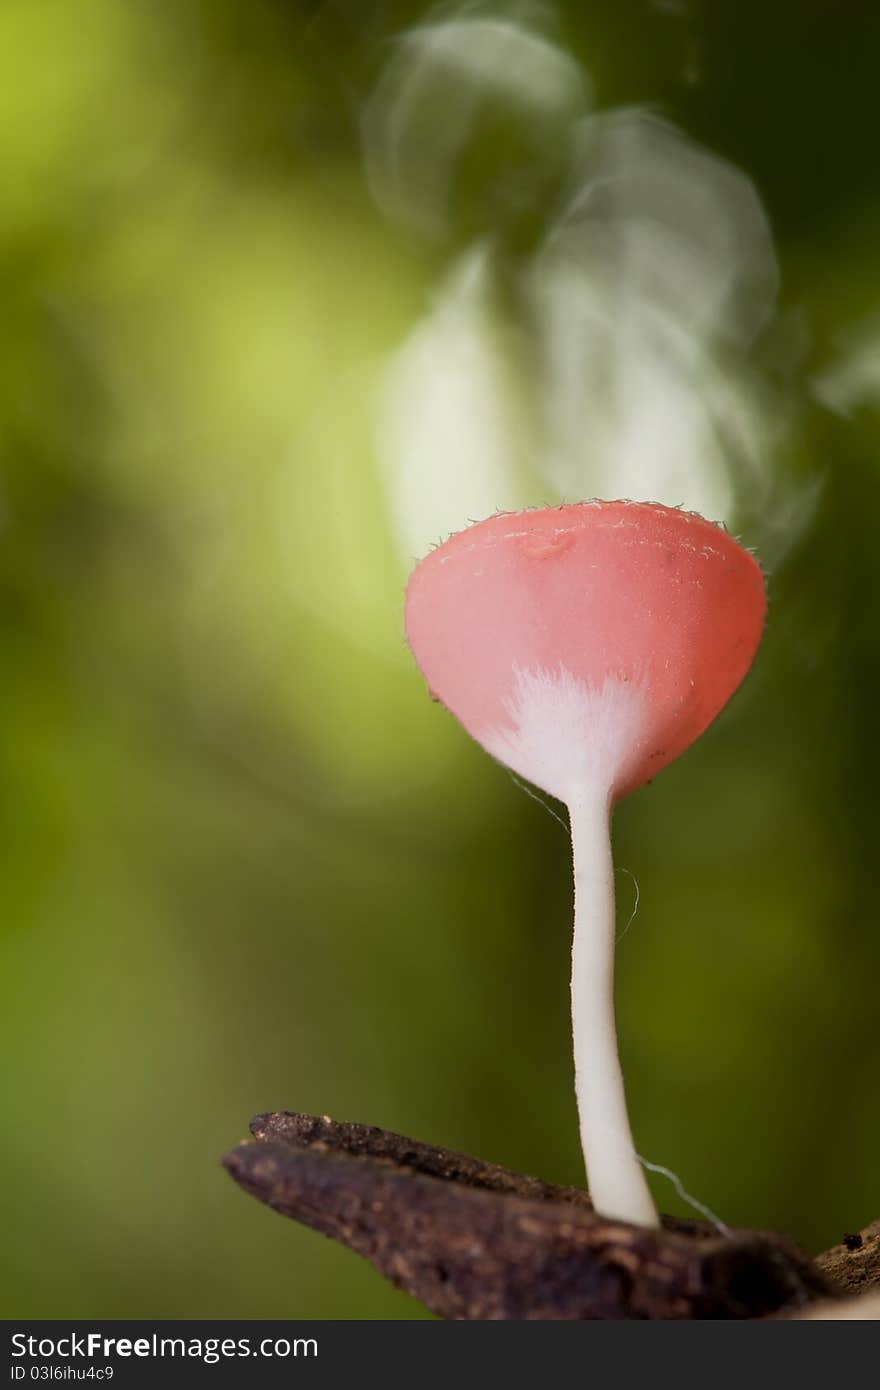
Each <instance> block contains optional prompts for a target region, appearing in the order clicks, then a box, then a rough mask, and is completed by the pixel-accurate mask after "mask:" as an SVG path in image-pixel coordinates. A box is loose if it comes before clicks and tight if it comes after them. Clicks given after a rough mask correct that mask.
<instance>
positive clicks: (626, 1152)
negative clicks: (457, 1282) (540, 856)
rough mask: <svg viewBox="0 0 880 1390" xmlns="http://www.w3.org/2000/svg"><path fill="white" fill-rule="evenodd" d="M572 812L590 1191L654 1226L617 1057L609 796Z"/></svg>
mask: <svg viewBox="0 0 880 1390" xmlns="http://www.w3.org/2000/svg"><path fill="white" fill-rule="evenodd" d="M569 812H570V818H571V843H572V850H573V854H574V941H573V944H572V953H571V1017H572V1030H573V1034H574V1071H575V1094H576V1096H577V1105H578V1116H579V1121H580V1132H581V1145H582V1147H583V1151H584V1161H585V1163H586V1167H587V1180H588V1183H589V1188H590V1196H591V1197H592V1199H593V1205H594V1207H595V1209H596V1211H597V1212H599V1213H600V1214H601V1215H603V1216H610V1217H614V1218H617V1219H619V1220H623V1221H631V1222H633V1223H634V1224H635V1225H639V1226H657V1225H659V1218H658V1216H657V1209H656V1207H655V1206H654V1202H653V1199H652V1197H651V1193H650V1191H649V1189H648V1184H647V1182H646V1181H645V1174H644V1172H643V1170H642V1166H641V1164H640V1162H639V1159H638V1156H637V1154H636V1150H635V1146H634V1144H633V1138H632V1130H631V1129H630V1123H629V1116H628V1114H627V1110H626V1097H625V1095H624V1090H623V1074H622V1072H621V1069H620V1059H619V1057H618V1055H617V1032H616V1028H615V1023H614V947H615V936H616V921H615V913H614V865H613V862H612V858H611V798H610V795H609V793H608V791H607V790H606V789H604V788H598V789H593V788H584V789H583V790H582V792H581V793H579V794H578V796H577V797H575V798H573V799H572V800H571V802H570V804H569Z"/></svg>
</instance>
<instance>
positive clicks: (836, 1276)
mask: <svg viewBox="0 0 880 1390" xmlns="http://www.w3.org/2000/svg"><path fill="white" fill-rule="evenodd" d="M816 1264H817V1265H818V1266H819V1268H820V1269H821V1270H822V1271H823V1273H824V1274H825V1275H827V1277H828V1278H829V1279H830V1280H831V1281H832V1283H834V1284H835V1285H836V1286H837V1287H838V1288H839V1289H842V1290H843V1291H844V1293H848V1294H852V1295H859V1294H865V1293H868V1292H870V1291H871V1290H872V1289H880V1221H874V1222H873V1223H872V1224H871V1225H870V1226H866V1227H865V1229H864V1230H863V1231H858V1232H857V1233H856V1234H854V1235H846V1236H844V1237H843V1240H842V1241H841V1243H840V1245H834V1246H832V1247H831V1249H830V1250H826V1251H825V1253H824V1255H819V1256H817V1258H816Z"/></svg>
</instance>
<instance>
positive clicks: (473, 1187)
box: [224, 1113, 837, 1320]
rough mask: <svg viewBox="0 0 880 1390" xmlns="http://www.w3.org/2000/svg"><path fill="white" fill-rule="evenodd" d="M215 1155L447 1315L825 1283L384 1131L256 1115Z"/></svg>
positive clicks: (723, 1304) (678, 1305)
mask: <svg viewBox="0 0 880 1390" xmlns="http://www.w3.org/2000/svg"><path fill="white" fill-rule="evenodd" d="M251 1130H252V1132H253V1134H254V1136H255V1140H256V1142H251V1143H246V1144H241V1145H239V1147H238V1148H236V1149H233V1150H232V1152H231V1153H229V1154H227V1155H226V1157H225V1159H224V1163H225V1165H226V1167H227V1169H228V1170H229V1172H230V1173H231V1175H232V1176H233V1177H234V1178H235V1180H236V1182H238V1183H239V1184H240V1185H241V1186H242V1187H243V1188H245V1189H246V1191H248V1192H250V1193H251V1194H252V1195H253V1196H255V1197H257V1198H258V1199H259V1200H260V1201H263V1202H266V1203H267V1204H268V1205H269V1206H271V1207H273V1208H274V1209H275V1210H276V1211H279V1212H282V1213H283V1214H284V1215H286V1216H290V1217H292V1218H293V1219H294V1220H297V1221H301V1222H303V1223H304V1224H305V1225H307V1226H311V1227H313V1228H314V1229H315V1230H318V1231H321V1232H323V1233H324V1234H325V1235H328V1236H331V1237H333V1238H334V1239H336V1240H339V1241H341V1242H342V1243H343V1244H345V1245H348V1246H350V1247H351V1249H353V1250H356V1251H357V1252H358V1254H360V1255H363V1256H364V1258H366V1259H368V1260H370V1261H371V1262H372V1264H373V1265H375V1267H376V1268H377V1269H378V1270H379V1271H380V1273H382V1274H384V1275H385V1276H386V1277H387V1278H388V1279H390V1280H391V1281H392V1283H394V1284H396V1285H397V1287H399V1288H402V1289H405V1290H406V1291H407V1292H408V1293H410V1294H412V1295H413V1296H414V1297H416V1298H418V1299H420V1300H421V1301H422V1302H423V1303H424V1304H425V1305H426V1306H427V1307H428V1308H430V1309H431V1310H432V1311H433V1312H434V1313H437V1314H438V1315H439V1316H441V1317H444V1318H453V1319H479V1320H485V1319H555V1320H572V1319H578V1320H580V1319H627V1318H628V1319H694V1318H725V1319H730V1318H757V1317H765V1316H767V1315H768V1314H773V1313H775V1312H778V1311H779V1310H781V1309H783V1308H787V1309H792V1310H795V1309H797V1308H803V1307H805V1306H806V1305H807V1304H808V1303H810V1302H811V1301H813V1300H816V1299H819V1298H829V1297H833V1296H834V1294H835V1293H836V1292H837V1290H836V1288H835V1285H834V1284H833V1282H832V1280H831V1279H830V1278H829V1277H828V1276H827V1275H826V1274H823V1273H822V1272H821V1271H820V1270H819V1269H818V1268H817V1267H816V1266H815V1265H814V1264H813V1263H812V1262H811V1261H809V1260H808V1259H807V1258H806V1257H805V1256H804V1255H803V1254H802V1253H801V1252H800V1251H799V1250H798V1249H797V1247H796V1246H794V1245H793V1244H792V1243H791V1242H790V1241H788V1240H786V1239H785V1238H784V1237H781V1236H776V1235H771V1234H767V1233H763V1232H754V1231H738V1232H735V1233H733V1234H732V1235H730V1236H720V1235H718V1234H717V1232H716V1231H715V1230H714V1228H713V1227H711V1226H707V1225H706V1224H705V1223H700V1222H689V1221H678V1220H674V1219H669V1218H666V1219H664V1227H663V1229H662V1230H660V1231H650V1230H644V1229H641V1228H639V1227H635V1226H629V1225H627V1224H625V1223H623V1222H617V1221H608V1220H606V1219H604V1218H602V1217H599V1216H597V1215H596V1213H595V1212H594V1211H593V1210H592V1207H591V1205H590V1202H589V1198H588V1197H587V1194H586V1193H584V1192H581V1191H579V1190H578V1189H576V1188H566V1187H556V1186H554V1185H552V1184H549V1183H543V1182H541V1181H540V1180H539V1179H537V1178H531V1177H527V1176H525V1175H523V1174H519V1173H514V1172H511V1171H510V1170H509V1169H506V1168H501V1167H499V1166H498V1165H497V1164H493V1163H485V1162H483V1161H482V1160H480V1159H476V1158H471V1157H469V1156H467V1155H464V1154H457V1153H452V1152H450V1151H448V1150H445V1149H438V1148H434V1147H433V1146H431V1145H428V1144H422V1143H419V1142H418V1141H416V1140H412V1139H406V1138H404V1137H403V1136H401V1135H397V1134H393V1133H391V1132H389V1131H387V1130H380V1129H375V1128H373V1127H371V1126H367V1125H355V1124H339V1123H336V1122H334V1121H332V1120H330V1119H329V1118H327V1117H323V1118H319V1117H316V1116H311V1115H297V1114H287V1113H281V1114H276V1115H260V1116H258V1117H257V1119H255V1120H254V1121H253V1123H252V1125H251Z"/></svg>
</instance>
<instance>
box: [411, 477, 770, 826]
mask: <svg viewBox="0 0 880 1390" xmlns="http://www.w3.org/2000/svg"><path fill="white" fill-rule="evenodd" d="M765 611H766V596H765V590H764V578H763V575H762V573H761V570H760V567H759V566H758V564H757V562H756V561H755V559H754V558H753V556H752V555H750V554H749V552H748V551H747V550H745V549H743V547H742V546H741V545H739V543H738V542H737V541H735V540H734V539H733V538H732V537H731V536H729V535H728V534H727V533H726V532H725V531H723V530H722V529H721V528H720V527H718V526H715V525H714V524H713V523H711V522H708V521H704V520H703V518H702V517H699V516H695V515H694V514H693V513H690V512H684V511H678V510H676V509H675V508H671V507H664V506H660V505H655V504H649V503H637V502H581V503H576V504H574V505H570V506H563V507H553V508H544V509H540V510H535V511H525V512H512V513H506V514H500V515H498V516H493V517H490V518H489V520H487V521H483V522H480V523H478V524H477V525H475V526H470V527H468V529H467V530H465V531H461V532H459V533H458V534H457V535H455V536H453V537H451V539H450V540H448V541H446V542H445V543H444V544H443V545H441V546H439V547H438V548H437V549H436V550H434V551H432V552H431V554H429V555H428V556H427V557H426V558H425V559H424V560H422V561H421V563H420V564H419V565H417V566H416V569H415V571H414V572H413V575H412V577H411V579H410V582H409V586H408V589H407V598H406V628H407V635H408V638H409V643H410V646H411V648H412V651H413V654H414V655H415V658H416V661H417V662H418V665H419V667H420V668H421V671H422V673H423V674H424V676H425V678H426V679H427V682H428V685H429V688H430V690H431V693H432V694H433V695H434V696H435V697H436V698H437V699H439V700H440V701H442V703H443V704H444V705H445V706H446V707H447V708H448V709H449V710H451V712H452V713H453V714H454V715H455V716H456V717H457V718H458V719H459V720H460V722H461V723H462V724H463V725H464V727H465V729H467V731H468V733H470V734H471V735H472V736H473V737H474V738H475V739H476V740H477V741H478V742H479V743H481V744H482V745H483V747H485V748H486V749H488V751H489V752H491V753H492V754H494V756H496V757H498V758H499V759H500V760H501V761H502V762H504V763H506V764H507V765H508V766H509V767H511V768H513V769H514V770H515V771H516V772H519V773H520V774H521V775H522V776H524V777H527V778H528V779H529V780H530V781H532V782H534V783H536V785H538V786H540V787H543V788H544V789H545V790H546V791H548V792H550V793H551V794H552V795H554V796H558V797H560V798H561V799H562V800H566V801H568V800H571V799H572V797H574V796H577V795H579V794H580V793H581V791H582V790H583V788H584V786H585V785H586V784H589V785H593V786H598V787H599V788H600V789H601V790H604V791H607V793H608V794H609V795H610V796H611V797H612V798H615V799H616V798H618V797H620V796H622V795H624V794H626V793H627V792H630V791H633V790H634V789H635V788H636V787H639V786H641V785H642V784H643V783H644V782H647V781H649V780H650V779H651V778H652V777H654V776H655V775H656V773H657V772H659V771H660V770H661V768H663V767H665V766H666V764H667V763H670V762H672V760H673V759H674V758H677V757H678V755H679V754H680V753H682V752H683V751H684V749H685V748H687V747H688V746H689V744H691V743H693V741H694V739H696V738H698V737H699V735H700V734H701V733H702V732H703V730H704V729H705V728H706V727H707V725H709V724H710V723H711V722H712V720H713V719H714V718H715V716H716V715H717V714H718V713H719V711H720V710H721V709H722V708H723V707H724V705H725V704H726V703H727V701H728V700H729V699H730V697H731V695H732V694H733V693H734V691H735V690H736V688H737V687H738V686H739V684H740V682H741V681H742V680H743V678H744V677H745V675H746V673H747V672H748V670H749V667H750V666H751V664H752V661H753V659H754V656H755V652H756V651H757V648H758V644H759V642H760V640H761V633H762V630H763V626H764V616H765Z"/></svg>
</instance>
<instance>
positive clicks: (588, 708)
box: [480, 666, 647, 804]
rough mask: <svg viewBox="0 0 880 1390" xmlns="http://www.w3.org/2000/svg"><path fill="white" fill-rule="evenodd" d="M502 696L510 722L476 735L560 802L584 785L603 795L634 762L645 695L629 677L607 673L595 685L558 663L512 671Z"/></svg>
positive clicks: (502, 759) (515, 770)
mask: <svg viewBox="0 0 880 1390" xmlns="http://www.w3.org/2000/svg"><path fill="white" fill-rule="evenodd" d="M514 680H515V684H514V689H513V693H512V694H511V695H510V696H509V697H508V698H507V699H506V700H505V701H504V705H505V710H506V712H507V714H508V716H509V718H510V721H511V723H510V725H509V726H507V725H504V726H498V727H497V728H495V729H489V730H486V731H484V732H482V733H481V735H480V742H481V743H482V744H483V747H484V748H486V749H487V750H488V751H489V752H490V753H491V754H492V755H493V757H495V758H497V759H498V760H499V762H502V763H504V764H505V765H506V766H507V767H509V768H511V769H512V770H513V771H514V772H516V773H518V774H519V775H520V776H521V777H525V778H527V779H528V780H529V781H530V782H534V783H535V785H536V786H538V787H541V788H542V789H543V790H544V791H546V792H549V794H550V795H551V796H555V797H558V798H559V800H560V801H564V802H566V803H568V804H570V803H571V801H572V800H573V799H575V798H577V797H578V796H579V795H581V793H582V792H583V789H584V788H586V787H590V788H595V789H602V790H604V791H607V792H608V793H609V794H610V793H611V791H612V790H613V788H614V786H615V785H616V784H617V783H619V782H620V781H621V780H623V778H624V776H625V773H626V771H627V769H628V768H629V767H630V766H631V765H632V763H633V762H634V761H635V760H636V759H637V757H638V754H639V750H640V747H641V744H642V738H643V729H644V723H645V709H646V701H647V694H646V691H645V688H644V684H643V683H642V682H641V681H640V680H639V679H638V678H637V677H628V676H626V675H610V676H607V677H606V679H605V681H604V684H603V685H602V686H601V687H600V688H598V689H596V688H593V687H591V686H588V685H587V684H585V682H584V681H582V680H579V679H578V677H577V676H575V675H573V674H572V672H571V671H569V670H568V669H567V668H566V667H565V666H559V667H557V668H556V670H553V671H548V670H546V669H544V668H540V667H539V668H537V669H531V670H523V669H522V668H521V667H515V668H514Z"/></svg>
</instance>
